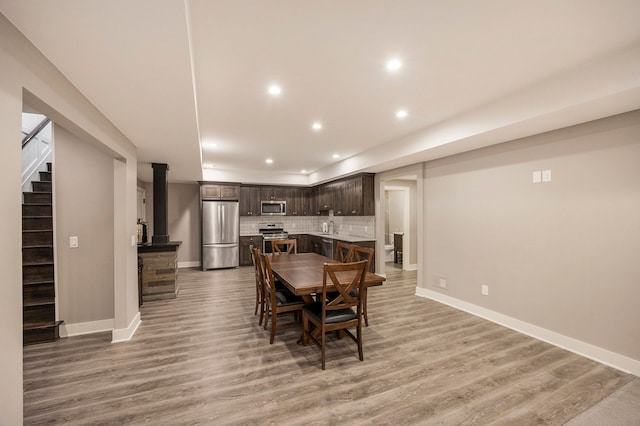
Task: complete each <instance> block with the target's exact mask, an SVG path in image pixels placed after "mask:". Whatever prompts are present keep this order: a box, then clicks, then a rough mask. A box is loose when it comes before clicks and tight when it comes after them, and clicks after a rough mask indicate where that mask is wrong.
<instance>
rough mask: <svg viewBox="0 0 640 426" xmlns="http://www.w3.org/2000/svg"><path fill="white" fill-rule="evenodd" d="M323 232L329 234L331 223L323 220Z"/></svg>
mask: <svg viewBox="0 0 640 426" xmlns="http://www.w3.org/2000/svg"><path fill="white" fill-rule="evenodd" d="M322 233H323V234H328V233H329V223H328V222H322Z"/></svg>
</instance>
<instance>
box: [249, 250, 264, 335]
mask: <svg viewBox="0 0 640 426" xmlns="http://www.w3.org/2000/svg"><path fill="white" fill-rule="evenodd" d="M251 261H252V262H253V268H254V270H255V271H254V272H255V275H256V309H255V312H254V313H253V314H254V315H258V309H260V321H258V325H262V319H263V318H264V304H265V300H264V292H265V290H264V275H263V274H264V270H263V268H262V261H261V260H260V249H259V248H257V247H252V248H251Z"/></svg>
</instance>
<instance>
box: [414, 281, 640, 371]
mask: <svg viewBox="0 0 640 426" xmlns="http://www.w3.org/2000/svg"><path fill="white" fill-rule="evenodd" d="M416 295H417V296H420V297H426V298H427V299H432V300H435V301H436V302H440V303H444V304H445V305H449V306H452V307H454V308H456V309H460V310H461V311H465V312H468V313H470V314H472V315H475V316H478V317H481V318H484V319H486V320H489V321H492V322H495V323H497V324H500V325H503V326H505V327H507V328H510V329H512V330H515V331H517V332H520V333H522V334H526V335H527V336H531V337H533V338H536V339H538V340H542V341H543V342H547V343H550V344H552V345H554V346H558V347H560V348H562V349H566V350H568V351H570V352H574V353H576V354H578V355H582V356H584V357H586V358H589V359H592V360H594V361H597V362H600V363H602V364H605V365H608V366H610V367H613V368H616V369H618V370H621V371H624V372H626V373H631V374H633V375H635V376H640V361H639V360H636V359H633V358H629V357H626V356H624V355H620V354H617V353H615V352H611V351H609V350H606V349H603V348H600V347H598V346H594V345H592V344H589V343H586V342H583V341H581V340H577V339H574V338H572V337H568V336H565V335H562V334H560V333H556V332H554V331H551V330H547V329H545V328H542V327H538V326H536V325H533V324H530V323H528V322H525V321H522V320H519V319H516V318H513V317H510V316H507V315H504V314H501V313H498V312H495V311H492V310H490V309H486V308H483V307H481V306H478V305H474V304H472V303H469V302H465V301H463V300H460V299H456V298H454V297H451V296H447V295H446V294H442V293H438V292H436V291H433V290H428V289H425V288H420V287H416Z"/></svg>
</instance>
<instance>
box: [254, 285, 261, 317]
mask: <svg viewBox="0 0 640 426" xmlns="http://www.w3.org/2000/svg"><path fill="white" fill-rule="evenodd" d="M259 303H260V290H258V286H256V309H255V311H254V312H253V315H258V304H259Z"/></svg>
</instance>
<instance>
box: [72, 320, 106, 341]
mask: <svg viewBox="0 0 640 426" xmlns="http://www.w3.org/2000/svg"><path fill="white" fill-rule="evenodd" d="M111 330H113V318H111V319H104V320H98V321H88V322H77V323H75V324H65V323H63V324H62V325H61V326H60V337H71V336H81V335H83V334H93V333H102V332H104V331H111Z"/></svg>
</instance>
